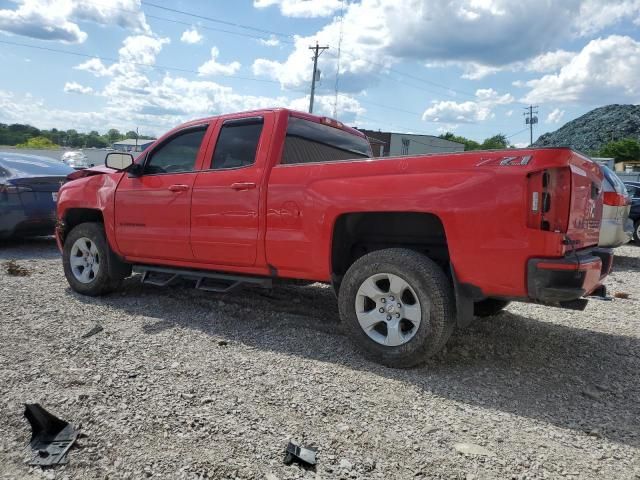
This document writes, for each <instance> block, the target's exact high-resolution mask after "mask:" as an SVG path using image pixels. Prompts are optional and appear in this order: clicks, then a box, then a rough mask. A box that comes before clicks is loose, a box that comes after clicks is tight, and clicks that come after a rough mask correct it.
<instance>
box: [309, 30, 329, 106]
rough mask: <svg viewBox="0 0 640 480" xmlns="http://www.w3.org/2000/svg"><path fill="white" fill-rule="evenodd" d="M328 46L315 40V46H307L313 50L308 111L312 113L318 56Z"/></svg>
mask: <svg viewBox="0 0 640 480" xmlns="http://www.w3.org/2000/svg"><path fill="white" fill-rule="evenodd" d="M328 48H329V47H328V46H327V47H321V46H319V45H318V42H316V46H315V47H309V50H313V77H312V78H311V98H310V99H309V113H313V97H314V96H315V94H316V76H317V75H318V57H319V56H320V55H322V52H324V51H325V50H327V49H328Z"/></svg>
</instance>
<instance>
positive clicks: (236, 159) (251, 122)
mask: <svg viewBox="0 0 640 480" xmlns="http://www.w3.org/2000/svg"><path fill="white" fill-rule="evenodd" d="M263 124H264V119H263V118H262V117H254V118H241V119H237V120H227V121H226V122H225V123H224V124H223V125H222V128H221V129H220V134H219V135H218V141H217V142H216V148H215V150H214V152H213V158H212V160H211V168H212V169H214V170H224V169H230V168H242V167H248V166H249V165H253V164H254V163H255V161H256V152H257V150H258V142H259V141H260V134H261V133H262V126H263Z"/></svg>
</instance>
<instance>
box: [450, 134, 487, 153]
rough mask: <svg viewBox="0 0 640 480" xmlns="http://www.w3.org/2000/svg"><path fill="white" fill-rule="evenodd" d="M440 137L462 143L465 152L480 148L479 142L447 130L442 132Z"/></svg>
mask: <svg viewBox="0 0 640 480" xmlns="http://www.w3.org/2000/svg"><path fill="white" fill-rule="evenodd" d="M440 138H442V139H444V140H449V141H451V142H457V143H461V144H463V145H464V150H465V152H466V151H469V150H478V149H479V148H480V144H479V143H478V142H476V141H475V140H470V139H468V138H465V137H461V136H458V135H454V134H453V133H451V132H447V133H444V134H442V135H440Z"/></svg>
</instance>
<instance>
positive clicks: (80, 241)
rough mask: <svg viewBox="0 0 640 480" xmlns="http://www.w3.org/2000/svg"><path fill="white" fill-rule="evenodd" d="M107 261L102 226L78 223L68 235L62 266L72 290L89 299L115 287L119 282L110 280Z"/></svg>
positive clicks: (105, 239)
mask: <svg viewBox="0 0 640 480" xmlns="http://www.w3.org/2000/svg"><path fill="white" fill-rule="evenodd" d="M108 262H109V246H108V245H107V238H106V235H105V233H104V227H103V226H102V224H99V223H81V224H80V225H78V226H76V227H74V228H73V230H71V231H70V232H69V234H68V235H67V238H66V239H65V242H64V249H63V251H62V265H63V267H64V274H65V276H66V277H67V281H68V282H69V285H70V286H71V288H72V289H73V290H75V291H76V292H78V293H81V294H83V295H89V296H92V297H93V296H98V295H104V294H105V293H109V292H111V291H112V290H114V289H115V288H117V287H118V286H119V284H120V281H121V279H114V278H111V276H110V275H109V265H108Z"/></svg>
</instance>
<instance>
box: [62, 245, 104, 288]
mask: <svg viewBox="0 0 640 480" xmlns="http://www.w3.org/2000/svg"><path fill="white" fill-rule="evenodd" d="M100 261H101V258H100V253H99V252H98V247H96V244H95V243H93V242H92V241H91V240H90V239H88V238H87V237H81V238H79V239H78V240H76V241H75V243H74V244H73V246H72V247H71V257H70V259H69V262H70V264H71V272H72V273H73V276H74V277H75V278H76V280H78V281H79V282H81V283H91V282H92V281H93V280H95V278H96V277H97V276H98V272H99V271H100Z"/></svg>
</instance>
